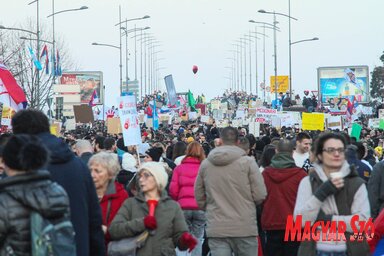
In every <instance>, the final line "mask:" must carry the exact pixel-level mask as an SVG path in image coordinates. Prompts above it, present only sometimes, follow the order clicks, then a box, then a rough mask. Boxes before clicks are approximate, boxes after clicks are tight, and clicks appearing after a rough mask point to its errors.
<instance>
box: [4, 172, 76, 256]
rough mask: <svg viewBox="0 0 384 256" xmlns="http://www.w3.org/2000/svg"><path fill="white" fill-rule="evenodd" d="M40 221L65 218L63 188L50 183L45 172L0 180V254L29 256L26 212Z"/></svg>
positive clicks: (67, 204) (66, 198) (65, 203)
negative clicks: (37, 215)
mask: <svg viewBox="0 0 384 256" xmlns="http://www.w3.org/2000/svg"><path fill="white" fill-rule="evenodd" d="M31 210H34V211H37V212H39V213H40V214H41V215H42V216H43V217H44V218H48V219H50V218H52V219H55V218H60V217H63V216H65V215H67V216H68V219H69V200H68V196H67V194H66V193H65V191H64V189H63V188H62V187H61V186H59V185H58V184H57V183H53V182H52V181H51V180H50V174H49V172H48V171H37V172H30V173H26V174H22V175H17V176H12V177H7V178H5V179H2V180H1V181H0V255H8V254H7V253H6V251H8V252H9V251H13V252H14V254H15V255H21V256H22V255H31V242H30V240H31V234H30V213H31Z"/></svg>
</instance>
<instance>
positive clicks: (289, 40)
mask: <svg viewBox="0 0 384 256" xmlns="http://www.w3.org/2000/svg"><path fill="white" fill-rule="evenodd" d="M259 12H260V13H266V14H273V16H274V20H276V15H280V16H284V17H287V18H288V22H289V23H288V25H289V28H288V30H289V31H288V35H289V39H288V44H289V57H288V58H289V77H288V79H289V97H290V98H291V99H292V71H291V46H292V44H291V36H292V35H291V34H292V33H291V19H293V20H296V21H297V19H296V18H294V17H292V16H291V1H290V0H288V15H287V14H284V13H279V12H275V11H273V12H267V11H265V10H259ZM275 80H276V78H275Z"/></svg>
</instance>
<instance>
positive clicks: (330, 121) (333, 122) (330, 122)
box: [327, 116, 343, 131]
mask: <svg viewBox="0 0 384 256" xmlns="http://www.w3.org/2000/svg"><path fill="white" fill-rule="evenodd" d="M327 128H328V129H331V130H337V129H338V130H339V131H341V130H343V121H342V118H341V116H329V117H327Z"/></svg>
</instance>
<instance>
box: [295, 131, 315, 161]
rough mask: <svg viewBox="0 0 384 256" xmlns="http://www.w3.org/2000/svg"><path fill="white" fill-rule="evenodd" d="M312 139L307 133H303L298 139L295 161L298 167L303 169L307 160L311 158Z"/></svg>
mask: <svg viewBox="0 0 384 256" xmlns="http://www.w3.org/2000/svg"><path fill="white" fill-rule="evenodd" d="M311 143H312V139H311V136H309V135H308V134H307V133H305V132H301V133H299V134H298V135H297V137H296V149H295V151H294V152H293V159H295V163H296V165H297V166H298V167H303V165H304V162H305V160H307V159H308V158H309V150H310V148H311Z"/></svg>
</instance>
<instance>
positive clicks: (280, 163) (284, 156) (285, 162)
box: [271, 153, 296, 169]
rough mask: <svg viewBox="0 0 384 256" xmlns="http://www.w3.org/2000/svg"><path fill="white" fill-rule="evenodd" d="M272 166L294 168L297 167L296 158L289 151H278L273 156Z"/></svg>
mask: <svg viewBox="0 0 384 256" xmlns="http://www.w3.org/2000/svg"><path fill="white" fill-rule="evenodd" d="M271 166H272V167H273V168H279V169H282V168H293V167H296V163H295V160H294V159H293V157H292V155H291V154H289V153H277V154H276V155H274V156H273V157H272V160H271Z"/></svg>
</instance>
